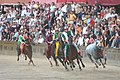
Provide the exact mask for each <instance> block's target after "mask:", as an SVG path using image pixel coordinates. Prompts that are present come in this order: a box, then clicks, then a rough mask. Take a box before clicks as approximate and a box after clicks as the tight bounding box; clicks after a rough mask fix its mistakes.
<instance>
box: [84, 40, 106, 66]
mask: <svg viewBox="0 0 120 80" xmlns="http://www.w3.org/2000/svg"><path fill="white" fill-rule="evenodd" d="M85 52H86V54H87V56H88V57H89V59H90V60H91V62H92V63H94V64H95V66H96V68H98V64H99V65H101V64H102V66H103V68H105V64H106V56H105V55H104V54H103V47H102V45H101V41H95V42H94V43H92V44H89V45H88V46H87V47H86V50H85ZM102 58H104V59H105V63H103V62H102ZM98 60H99V61H100V63H99V61H98Z"/></svg>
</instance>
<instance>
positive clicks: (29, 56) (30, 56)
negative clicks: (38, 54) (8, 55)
mask: <svg viewBox="0 0 120 80" xmlns="http://www.w3.org/2000/svg"><path fill="white" fill-rule="evenodd" d="M27 56H28V58H29V59H30V61H29V63H28V65H30V63H31V62H32V64H33V66H35V64H34V62H33V60H32V55H29V54H27Z"/></svg>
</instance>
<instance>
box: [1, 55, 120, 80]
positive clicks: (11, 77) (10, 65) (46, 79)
mask: <svg viewBox="0 0 120 80" xmlns="http://www.w3.org/2000/svg"><path fill="white" fill-rule="evenodd" d="M16 60H17V57H16V56H6V55H0V80H67V79H68V80H120V66H119V65H117V66H116V64H117V63H113V62H109V61H108V64H107V66H106V68H104V69H103V68H102V67H99V68H98V69H95V68H94V65H93V64H92V63H91V62H90V61H89V60H88V59H85V60H84V63H85V65H86V67H85V68H84V69H83V70H82V71H80V70H79V69H78V67H76V68H75V69H74V70H73V71H71V70H70V71H66V70H65V69H64V67H63V66H62V65H60V66H53V67H50V65H49V62H48V60H47V59H46V58H45V56H43V55H42V56H41V57H40V58H33V60H34V62H35V64H36V66H35V67H34V66H32V65H30V66H28V65H27V63H28V61H24V58H23V57H20V61H19V62H17V61H16Z"/></svg>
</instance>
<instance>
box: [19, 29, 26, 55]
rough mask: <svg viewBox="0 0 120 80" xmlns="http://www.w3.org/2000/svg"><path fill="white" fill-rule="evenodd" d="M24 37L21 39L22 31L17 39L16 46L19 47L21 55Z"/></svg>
mask: <svg viewBox="0 0 120 80" xmlns="http://www.w3.org/2000/svg"><path fill="white" fill-rule="evenodd" d="M24 41H25V39H24V37H23V31H21V34H20V35H19V39H18V45H20V49H21V53H23V48H24Z"/></svg>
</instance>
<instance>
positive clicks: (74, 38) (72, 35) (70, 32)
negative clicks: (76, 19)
mask: <svg viewBox="0 0 120 80" xmlns="http://www.w3.org/2000/svg"><path fill="white" fill-rule="evenodd" d="M67 33H68V37H72V38H73V45H74V46H75V48H76V49H77V52H78V54H80V50H79V48H78V47H77V45H76V42H77V41H76V36H75V35H74V34H73V31H72V30H71V28H69V30H68V32H67Z"/></svg>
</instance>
